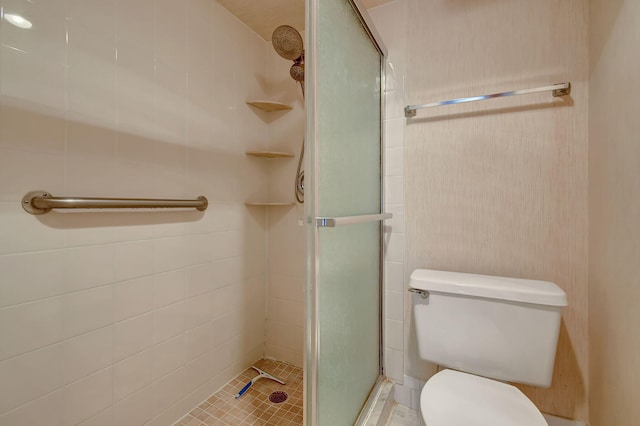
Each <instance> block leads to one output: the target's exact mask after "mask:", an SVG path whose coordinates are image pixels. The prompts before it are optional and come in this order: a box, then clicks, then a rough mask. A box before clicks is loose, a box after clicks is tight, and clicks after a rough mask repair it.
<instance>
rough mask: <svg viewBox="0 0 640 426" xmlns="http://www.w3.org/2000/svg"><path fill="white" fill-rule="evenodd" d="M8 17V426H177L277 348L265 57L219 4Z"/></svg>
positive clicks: (2, 212)
mask: <svg viewBox="0 0 640 426" xmlns="http://www.w3.org/2000/svg"><path fill="white" fill-rule="evenodd" d="M0 6H1V7H2V10H3V11H4V13H10V12H12V13H18V14H21V15H22V16H24V17H25V18H27V19H29V20H30V21H31V22H32V23H33V27H32V28H31V29H30V30H24V29H19V28H16V27H13V26H11V25H9V24H8V23H7V22H5V21H3V20H0V42H1V49H2V50H1V54H0V93H1V110H0V220H1V224H0V271H1V273H2V275H1V276H0V283H1V285H0V424H1V425H12V426H15V425H22V424H25V425H33V424H43V423H45V422H46V424H48V425H70V424H117V425H125V424H136V425H137V424H144V423H145V422H151V423H152V424H170V423H171V422H172V421H173V420H175V419H177V418H179V417H180V416H182V415H183V414H184V413H185V412H187V411H188V410H189V409H191V408H193V406H195V405H196V404H197V403H199V402H200V401H201V400H203V399H204V398H205V397H206V396H208V395H209V394H210V393H211V392H213V391H215V390H216V389H217V388H219V387H220V386H222V385H223V384H224V383H225V382H226V381H227V380H228V379H230V378H231V377H232V376H233V375H234V374H236V373H237V372H239V371H241V370H242V369H244V368H245V367H246V366H247V365H249V364H250V363H251V362H253V361H255V360H256V359H258V358H260V357H261V356H262V354H263V352H264V305H265V271H266V262H265V258H266V252H265V248H266V241H265V238H266V228H265V225H266V223H265V220H266V216H265V212H264V210H260V209H252V208H246V207H245V206H244V201H246V200H248V199H262V198H265V197H266V196H267V191H268V188H267V184H266V175H267V173H268V169H267V166H265V164H263V163H261V162H256V161H252V160H251V159H248V158H246V156H245V155H244V151H245V150H246V149H264V148H266V146H267V140H268V136H267V128H268V122H269V120H270V118H269V117H268V116H267V115H266V114H264V113H261V112H257V111H254V110H252V109H251V108H250V107H248V106H246V105H245V103H244V101H245V100H246V99H247V98H252V97H264V95H265V84H264V81H265V78H266V72H267V53H266V52H267V50H266V49H267V47H268V46H267V44H266V43H265V42H264V40H262V39H261V38H259V37H258V36H257V35H255V34H254V33H253V32H251V31H250V30H249V29H248V28H246V27H245V26H244V25H243V24H241V23H240V22H239V21H237V20H236V19H235V18H234V17H233V16H231V15H230V14H229V13H228V12H227V11H226V10H225V9H223V8H222V7H220V6H219V5H218V4H217V3H215V2H213V1H210V0H189V1H184V2H175V1H169V0H155V1H154V0H136V1H134V2H132V1H125V0H66V1H65V0H46V1H27V0H0ZM269 47H270V46H269ZM36 189H43V190H47V191H50V192H51V193H52V194H54V195H55V196H90V197H91V196H107V197H109V196H110V197H143V198H145V197H158V198H194V197H196V196H198V195H205V196H206V197H207V198H208V199H209V203H210V205H209V208H208V210H207V211H206V212H203V213H201V212H197V211H193V210H191V211H171V212H168V211H167V212H126V211H120V212H73V213H67V212H52V213H49V214H47V215H44V216H32V215H29V214H27V213H25V212H24V211H23V210H22V208H21V207H20V205H19V204H20V199H21V198H22V196H23V195H24V194H25V193H26V192H27V191H31V190H36Z"/></svg>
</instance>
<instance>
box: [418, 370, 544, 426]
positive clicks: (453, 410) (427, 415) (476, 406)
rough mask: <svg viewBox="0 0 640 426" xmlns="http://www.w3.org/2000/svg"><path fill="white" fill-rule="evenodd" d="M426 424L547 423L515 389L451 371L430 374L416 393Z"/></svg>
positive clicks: (498, 425) (531, 425) (521, 425)
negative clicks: (418, 393) (420, 390)
mask: <svg viewBox="0 0 640 426" xmlns="http://www.w3.org/2000/svg"><path fill="white" fill-rule="evenodd" d="M420 412H421V415H422V420H423V421H424V423H425V424H426V426H514V425H517V426H547V422H546V420H545V419H544V417H543V416H542V413H540V411H539V410H538V409H537V408H536V406H535V405H534V404H533V402H531V401H530V400H529V399H528V398H527V397H526V396H525V395H524V394H523V393H522V392H520V390H519V389H518V388H516V387H515V386H511V385H508V384H506V383H502V382H498V381H495V380H491V379H487V378H484V377H480V376H475V375H473V374H468V373H462V372H460V371H454V370H443V371H441V372H439V373H437V374H436V375H434V376H433V377H431V378H430V379H429V380H428V381H427V383H426V384H425V385H424V387H423V388H422V392H421V393H420Z"/></svg>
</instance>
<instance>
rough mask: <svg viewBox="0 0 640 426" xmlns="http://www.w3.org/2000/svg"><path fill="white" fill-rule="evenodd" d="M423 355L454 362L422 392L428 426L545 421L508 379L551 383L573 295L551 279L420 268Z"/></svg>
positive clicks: (415, 284)
mask: <svg viewBox="0 0 640 426" xmlns="http://www.w3.org/2000/svg"><path fill="white" fill-rule="evenodd" d="M409 285H410V287H411V288H410V290H409V291H411V292H413V293H414V294H413V296H412V298H413V316H414V322H415V330H416V335H417V342H418V352H419V355H420V358H422V359H425V360H427V361H430V362H433V363H435V364H438V365H440V366H444V367H448V368H450V369H445V370H442V371H440V372H439V373H437V374H435V375H434V376H432V377H431V378H430V379H429V380H428V381H427V383H426V384H425V385H424V387H423V388H422V392H421V394H420V416H421V420H422V422H423V424H424V425H426V426H546V425H547V422H546V421H545V419H544V417H543V416H542V414H541V413H540V411H539V410H538V409H537V408H536V406H535V405H534V404H533V403H532V402H531V401H530V400H529V399H528V398H527V397H526V396H525V395H524V394H523V393H522V392H520V390H518V389H517V388H516V387H514V386H511V385H509V384H507V383H504V382H503V381H509V382H517V383H525V384H529V385H534V386H541V387H549V386H550V385H551V376H552V373H553V364H554V360H555V354H556V346H557V343H558V333H559V330H560V316H561V310H562V307H563V306H566V305H567V297H566V294H565V293H564V292H563V291H562V289H560V288H559V287H558V286H557V285H555V284H553V283H551V282H548V281H534V280H523V279H515V278H504V277H492V276H487V275H474V274H463V273H458V272H444V271H433V270H426V269H418V270H415V271H414V272H413V273H412V274H411V281H410V283H409Z"/></svg>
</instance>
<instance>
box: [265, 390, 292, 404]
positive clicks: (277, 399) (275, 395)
mask: <svg viewBox="0 0 640 426" xmlns="http://www.w3.org/2000/svg"><path fill="white" fill-rule="evenodd" d="M287 398H289V395H287V393H286V392H283V391H275V392H272V393H271V395H269V401H271V402H273V403H274V404H279V403H281V402H285V401H286V400H287Z"/></svg>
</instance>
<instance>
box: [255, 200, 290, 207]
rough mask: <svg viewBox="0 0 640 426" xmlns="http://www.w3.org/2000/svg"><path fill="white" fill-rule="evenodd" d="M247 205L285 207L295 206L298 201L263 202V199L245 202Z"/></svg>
mask: <svg viewBox="0 0 640 426" xmlns="http://www.w3.org/2000/svg"><path fill="white" fill-rule="evenodd" d="M244 205H245V206H267V207H269V206H271V207H278V206H283V207H291V206H295V205H296V203H292V202H288V203H269V202H261V201H247V202H246V203H244Z"/></svg>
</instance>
